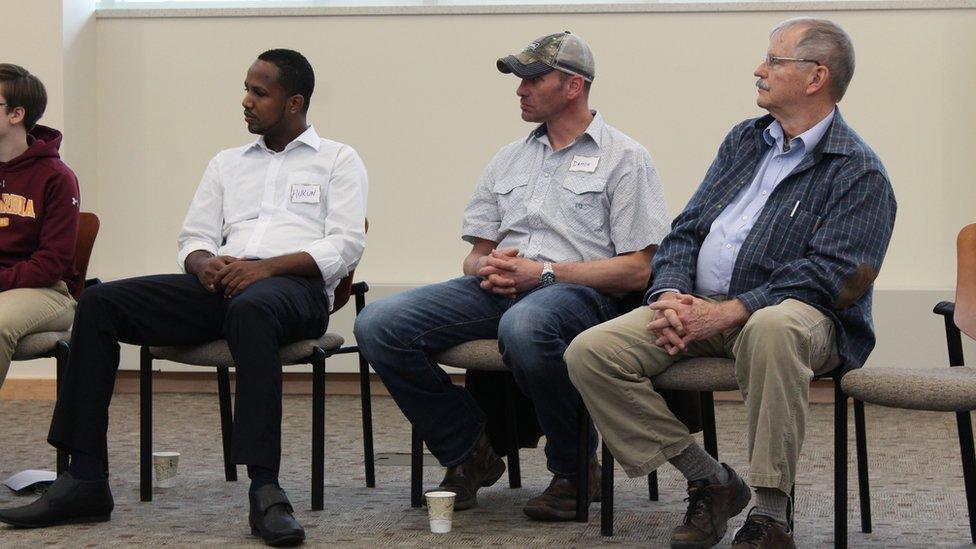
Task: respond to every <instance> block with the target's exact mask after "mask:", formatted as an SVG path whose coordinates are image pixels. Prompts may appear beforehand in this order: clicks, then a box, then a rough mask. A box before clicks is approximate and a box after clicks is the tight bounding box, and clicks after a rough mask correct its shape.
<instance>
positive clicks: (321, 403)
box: [312, 347, 325, 511]
mask: <svg viewBox="0 0 976 549" xmlns="http://www.w3.org/2000/svg"><path fill="white" fill-rule="evenodd" d="M324 507H325V351H323V350H322V349H321V348H319V347H316V348H315V349H314V350H313V351H312V510H313V511H321V510H322V509H323V508H324Z"/></svg>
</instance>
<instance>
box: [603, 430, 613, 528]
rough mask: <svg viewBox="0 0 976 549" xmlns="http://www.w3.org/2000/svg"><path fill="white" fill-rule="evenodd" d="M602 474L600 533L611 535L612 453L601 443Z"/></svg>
mask: <svg viewBox="0 0 976 549" xmlns="http://www.w3.org/2000/svg"><path fill="white" fill-rule="evenodd" d="M602 467H603V476H602V479H601V484H600V490H601V494H600V533H601V534H603V535H604V536H612V535H613V454H611V453H610V448H607V444H606V442H604V443H603V465H602Z"/></svg>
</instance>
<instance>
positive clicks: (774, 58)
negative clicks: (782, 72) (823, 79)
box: [763, 54, 823, 67]
mask: <svg viewBox="0 0 976 549" xmlns="http://www.w3.org/2000/svg"><path fill="white" fill-rule="evenodd" d="M787 61H793V62H794V63H816V64H817V66H818V67H819V66H821V65H823V63H821V62H820V61H817V60H816V59H803V58H801V57H780V56H778V55H768V54H767V55H766V58H765V59H763V63H765V64H766V66H768V67H775V66H776V65H781V64H783V63H785V62H787Z"/></svg>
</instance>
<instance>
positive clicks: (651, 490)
mask: <svg viewBox="0 0 976 549" xmlns="http://www.w3.org/2000/svg"><path fill="white" fill-rule="evenodd" d="M658 498H660V495H659V494H658V492H657V471H651V472H650V473H648V474H647V499H649V500H651V501H657V500H658Z"/></svg>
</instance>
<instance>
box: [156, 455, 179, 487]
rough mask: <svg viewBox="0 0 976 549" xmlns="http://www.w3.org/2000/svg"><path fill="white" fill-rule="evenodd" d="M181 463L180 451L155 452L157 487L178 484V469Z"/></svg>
mask: <svg viewBox="0 0 976 549" xmlns="http://www.w3.org/2000/svg"><path fill="white" fill-rule="evenodd" d="M179 465H180V453H179V452H153V471H154V472H155V473H156V487H157V488H172V487H174V486H176V471H177V468H178V467H179Z"/></svg>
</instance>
